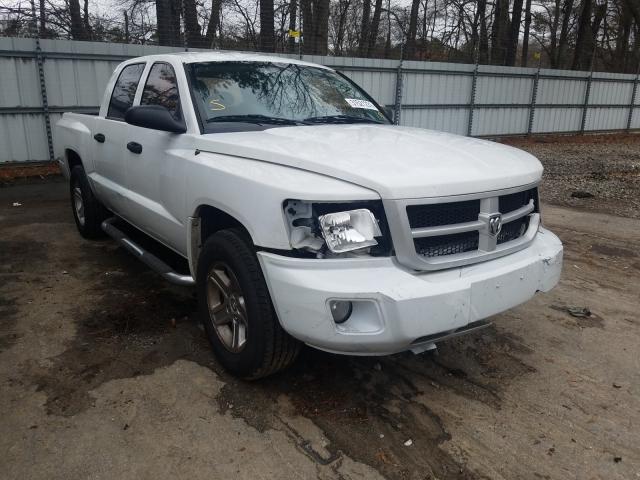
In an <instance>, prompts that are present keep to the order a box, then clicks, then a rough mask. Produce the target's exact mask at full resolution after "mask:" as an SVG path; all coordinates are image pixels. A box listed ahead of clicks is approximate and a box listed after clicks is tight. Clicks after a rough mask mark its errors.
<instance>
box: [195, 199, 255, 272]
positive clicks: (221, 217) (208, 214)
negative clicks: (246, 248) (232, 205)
mask: <svg viewBox="0 0 640 480" xmlns="http://www.w3.org/2000/svg"><path fill="white" fill-rule="evenodd" d="M229 228H237V229H239V230H241V231H242V232H243V233H244V234H245V235H246V237H247V239H249V240H250V241H251V243H252V244H253V245H255V241H254V239H253V237H252V235H251V233H250V232H249V229H248V228H247V227H245V225H244V224H243V222H241V221H240V220H238V219H237V218H236V217H235V216H233V215H231V214H230V213H228V212H226V211H224V210H222V209H220V208H218V207H214V206H213V205H210V204H206V203H203V204H201V205H198V207H196V209H195V210H194V212H193V214H192V215H191V216H190V217H189V219H188V228H187V235H188V238H187V260H188V261H189V269H190V270H191V275H192V276H193V278H196V270H197V265H198V258H199V256H200V252H201V251H202V246H203V245H204V243H205V242H206V241H207V238H209V237H210V236H211V235H213V234H215V233H216V232H219V231H220V230H226V229H229Z"/></svg>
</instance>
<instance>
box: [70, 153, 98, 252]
mask: <svg viewBox="0 0 640 480" xmlns="http://www.w3.org/2000/svg"><path fill="white" fill-rule="evenodd" d="M69 180H70V181H69V192H70V194H71V211H72V212H73V219H74V220H75V222H76V227H78V231H79V232H80V235H82V236H83V237H84V238H88V239H97V238H102V237H104V236H105V235H104V232H103V231H102V228H101V226H100V225H101V223H102V222H103V221H104V220H105V219H106V218H107V216H108V211H107V210H106V209H105V208H104V207H103V206H102V204H101V203H100V202H99V201H98V199H97V198H96V197H95V195H94V194H93V191H92V190H91V186H90V185H89V180H88V179H87V175H86V174H85V172H84V168H83V167H82V165H76V166H75V167H73V169H72V170H71V175H70V178H69ZM78 202H81V203H78Z"/></svg>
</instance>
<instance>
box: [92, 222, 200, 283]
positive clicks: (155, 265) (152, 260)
mask: <svg viewBox="0 0 640 480" xmlns="http://www.w3.org/2000/svg"><path fill="white" fill-rule="evenodd" d="M115 221H116V217H112V218H109V219H107V220H105V221H104V222H102V230H103V231H104V233H106V234H107V235H109V236H110V237H111V238H113V239H114V240H115V241H116V242H118V243H119V244H120V245H121V246H122V247H124V249H125V250H127V251H128V252H129V253H132V254H133V255H134V256H136V257H137V258H138V260H141V261H142V262H143V263H144V264H145V265H147V266H148V267H150V268H152V269H153V270H155V271H156V272H157V273H159V274H160V275H161V276H162V278H164V279H165V280H167V281H168V282H171V283H173V284H175V285H182V286H185V287H189V286H193V285H195V284H196V282H195V280H194V279H193V277H192V276H191V275H181V274H179V273H178V272H176V271H175V270H173V269H172V268H171V267H170V266H169V265H167V264H166V263H164V262H163V261H162V260H160V259H159V258H158V257H156V256H155V255H153V254H152V253H149V252H147V251H146V250H145V249H144V248H142V247H141V246H140V245H138V244H137V243H135V242H134V241H133V240H131V239H130V238H129V237H127V236H126V235H125V234H124V233H123V232H122V231H121V230H119V229H118V228H117V227H115V226H114V225H113V223H114V222H115Z"/></svg>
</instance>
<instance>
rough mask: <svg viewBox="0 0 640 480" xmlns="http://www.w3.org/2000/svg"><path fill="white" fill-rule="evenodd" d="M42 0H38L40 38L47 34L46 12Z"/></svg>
mask: <svg viewBox="0 0 640 480" xmlns="http://www.w3.org/2000/svg"><path fill="white" fill-rule="evenodd" d="M44 8H45V7H44V0H40V12H39V14H40V38H44V37H46V36H47V23H46V18H47V17H46V13H45V10H44Z"/></svg>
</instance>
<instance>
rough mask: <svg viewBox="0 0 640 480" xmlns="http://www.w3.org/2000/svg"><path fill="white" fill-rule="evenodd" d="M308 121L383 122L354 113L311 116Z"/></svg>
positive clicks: (306, 120) (306, 119)
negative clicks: (357, 115)
mask: <svg viewBox="0 0 640 480" xmlns="http://www.w3.org/2000/svg"><path fill="white" fill-rule="evenodd" d="M304 121H305V122H308V123H378V124H383V123H384V122H380V121H378V120H373V119H372V118H365V117H356V116H353V115H325V116H322V117H309V118H305V119H304Z"/></svg>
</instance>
